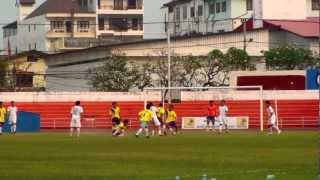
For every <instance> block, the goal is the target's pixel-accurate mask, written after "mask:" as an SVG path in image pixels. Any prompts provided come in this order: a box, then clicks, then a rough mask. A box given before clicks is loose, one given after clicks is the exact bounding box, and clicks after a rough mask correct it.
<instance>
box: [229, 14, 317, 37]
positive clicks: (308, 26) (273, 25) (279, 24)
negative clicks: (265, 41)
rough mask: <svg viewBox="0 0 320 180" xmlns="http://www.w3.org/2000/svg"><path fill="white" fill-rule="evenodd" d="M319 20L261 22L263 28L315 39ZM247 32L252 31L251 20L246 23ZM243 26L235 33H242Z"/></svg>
mask: <svg viewBox="0 0 320 180" xmlns="http://www.w3.org/2000/svg"><path fill="white" fill-rule="evenodd" d="M319 20H320V19H319V18H308V19H305V20H263V28H268V29H281V30H284V31H288V32H291V33H293V34H296V35H298V36H301V37H305V38H316V37H319V35H320V21H319ZM246 27H247V30H252V29H254V28H253V19H249V20H248V21H247V23H246ZM242 30H243V25H241V26H240V27H238V28H237V29H236V30H235V31H236V32H242Z"/></svg>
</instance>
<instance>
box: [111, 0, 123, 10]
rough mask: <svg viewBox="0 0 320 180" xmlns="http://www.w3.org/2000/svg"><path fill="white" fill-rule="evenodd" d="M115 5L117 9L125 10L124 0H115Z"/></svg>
mask: <svg viewBox="0 0 320 180" xmlns="http://www.w3.org/2000/svg"><path fill="white" fill-rule="evenodd" d="M113 6H114V9H115V10H123V9H124V5H123V0H114V2H113Z"/></svg>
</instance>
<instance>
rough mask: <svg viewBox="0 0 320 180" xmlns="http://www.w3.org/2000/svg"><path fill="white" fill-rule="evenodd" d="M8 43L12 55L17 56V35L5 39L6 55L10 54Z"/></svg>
mask: <svg viewBox="0 0 320 180" xmlns="http://www.w3.org/2000/svg"><path fill="white" fill-rule="evenodd" d="M8 42H10V48H11V54H12V55H14V54H16V50H17V49H18V38H17V35H14V36H8V37H3V46H2V47H3V50H4V51H5V52H4V54H5V55H7V54H8Z"/></svg>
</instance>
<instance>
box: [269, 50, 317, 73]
mask: <svg viewBox="0 0 320 180" xmlns="http://www.w3.org/2000/svg"><path fill="white" fill-rule="evenodd" d="M264 56H265V58H266V66H267V68H268V69H272V70H294V69H300V70H303V69H306V68H308V67H317V66H319V62H318V61H317V60H316V58H314V57H313V56H312V52H311V51H310V50H308V49H303V48H296V47H293V46H282V47H279V48H274V49H270V50H269V51H265V52H264Z"/></svg>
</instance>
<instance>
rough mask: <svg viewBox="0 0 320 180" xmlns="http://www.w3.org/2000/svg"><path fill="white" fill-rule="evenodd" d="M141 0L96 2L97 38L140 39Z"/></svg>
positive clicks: (99, 0)
mask: <svg viewBox="0 0 320 180" xmlns="http://www.w3.org/2000/svg"><path fill="white" fill-rule="evenodd" d="M143 14H144V5H143V0H97V24H98V26H97V36H98V37H99V38H102V39H120V40H123V39H141V38H142V37H143V33H144V31H143Z"/></svg>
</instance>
